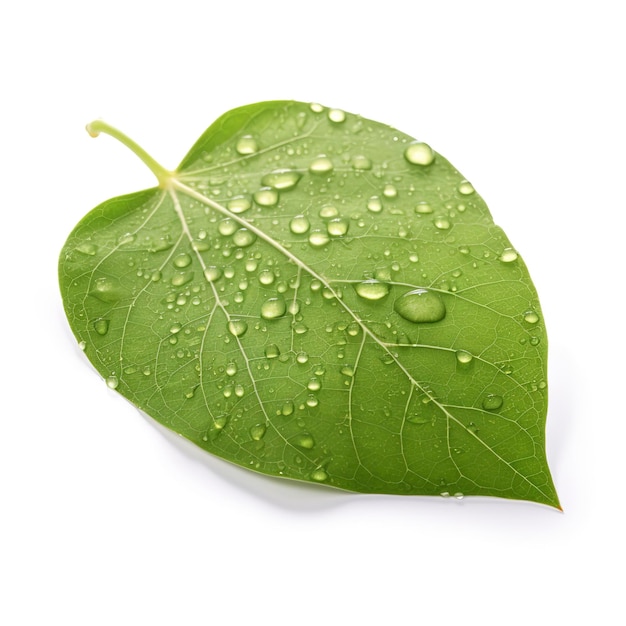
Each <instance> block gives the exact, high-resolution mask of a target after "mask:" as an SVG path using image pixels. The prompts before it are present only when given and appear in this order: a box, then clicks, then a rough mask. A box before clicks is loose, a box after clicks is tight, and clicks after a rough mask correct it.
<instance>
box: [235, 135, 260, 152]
mask: <svg viewBox="0 0 626 626" xmlns="http://www.w3.org/2000/svg"><path fill="white" fill-rule="evenodd" d="M235 149H236V150H237V152H238V153H239V154H241V155H247V154H254V153H255V152H257V151H258V149H259V146H258V144H257V142H256V139H255V138H254V137H253V136H252V135H243V136H242V137H240V138H239V141H237V145H236V147H235Z"/></svg>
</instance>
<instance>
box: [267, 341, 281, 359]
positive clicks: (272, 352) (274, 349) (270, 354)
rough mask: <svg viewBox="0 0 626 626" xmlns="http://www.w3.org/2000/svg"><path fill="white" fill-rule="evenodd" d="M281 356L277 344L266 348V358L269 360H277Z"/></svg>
mask: <svg viewBox="0 0 626 626" xmlns="http://www.w3.org/2000/svg"><path fill="white" fill-rule="evenodd" d="M279 356H280V349H279V348H278V346H277V345H276V344H275V343H271V344H270V345H269V346H266V348H265V357H266V358H268V359H276V358H278V357H279Z"/></svg>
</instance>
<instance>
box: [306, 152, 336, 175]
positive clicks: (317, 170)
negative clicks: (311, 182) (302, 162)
mask: <svg viewBox="0 0 626 626" xmlns="http://www.w3.org/2000/svg"><path fill="white" fill-rule="evenodd" d="M332 169H333V162H332V161H331V160H330V159H329V158H328V157H327V156H326V155H325V154H320V155H319V156H317V157H315V158H314V159H313V160H312V161H311V163H310V164H309V171H310V172H311V173H313V174H327V173H328V172H331V171H332Z"/></svg>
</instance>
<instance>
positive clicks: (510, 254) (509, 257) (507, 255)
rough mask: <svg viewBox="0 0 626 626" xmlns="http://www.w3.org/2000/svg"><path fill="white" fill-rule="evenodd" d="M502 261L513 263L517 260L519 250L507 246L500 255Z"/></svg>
mask: <svg viewBox="0 0 626 626" xmlns="http://www.w3.org/2000/svg"><path fill="white" fill-rule="evenodd" d="M500 261H502V263H513V261H517V252H516V251H515V250H513V248H505V249H504V250H503V251H502V254H501V255H500Z"/></svg>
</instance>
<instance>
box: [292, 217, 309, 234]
mask: <svg viewBox="0 0 626 626" xmlns="http://www.w3.org/2000/svg"><path fill="white" fill-rule="evenodd" d="M309 228H311V223H310V222H309V220H308V218H307V217H306V216H304V215H296V216H295V217H294V218H292V220H291V221H290V222H289V230H290V231H291V232H292V233H293V234H294V235H303V234H304V233H306V232H308V231H309Z"/></svg>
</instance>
